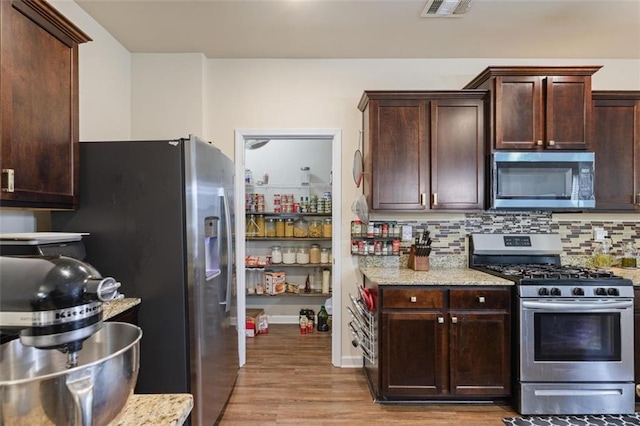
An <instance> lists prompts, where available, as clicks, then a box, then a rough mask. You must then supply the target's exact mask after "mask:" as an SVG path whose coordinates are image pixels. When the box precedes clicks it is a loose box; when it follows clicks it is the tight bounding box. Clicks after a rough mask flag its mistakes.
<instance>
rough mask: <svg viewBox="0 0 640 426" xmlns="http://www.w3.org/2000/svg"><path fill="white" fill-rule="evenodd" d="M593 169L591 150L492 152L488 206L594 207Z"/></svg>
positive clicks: (557, 208)
mask: <svg viewBox="0 0 640 426" xmlns="http://www.w3.org/2000/svg"><path fill="white" fill-rule="evenodd" d="M594 172H595V154H594V153H593V152H557V151H554V152H495V153H493V154H492V161H491V186H492V188H491V192H490V193H491V208H493V209H535V210H562V209H589V208H593V207H595V205H596V200H595V196H594Z"/></svg>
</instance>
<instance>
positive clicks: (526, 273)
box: [479, 264, 622, 281]
mask: <svg viewBox="0 0 640 426" xmlns="http://www.w3.org/2000/svg"><path fill="white" fill-rule="evenodd" d="M485 268H486V269H487V270H488V271H489V272H490V273H497V274H499V275H501V276H504V277H507V278H508V279H511V278H516V279H519V280H581V281H582V280H608V279H622V277H619V276H617V275H615V274H614V273H613V272H611V271H609V270H606V269H591V268H582V267H578V266H561V265H536V264H524V265H484V267H479V269H485Z"/></svg>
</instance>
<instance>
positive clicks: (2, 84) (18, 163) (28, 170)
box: [0, 0, 91, 209]
mask: <svg viewBox="0 0 640 426" xmlns="http://www.w3.org/2000/svg"><path fill="white" fill-rule="evenodd" d="M90 40H91V39H90V38H89V37H88V36H87V35H86V34H84V33H83V32H82V31H80V30H79V29H78V28H77V27H75V26H74V25H73V24H72V23H71V22H69V21H68V20H67V19H66V18H65V17H64V16H63V15H61V14H60V12H58V11H57V10H56V9H54V8H53V7H51V6H50V5H49V4H48V3H46V2H45V1H41V0H7V1H4V0H3V1H1V2H0V62H1V63H2V73H1V74H0V93H2V96H1V100H0V128H1V132H2V138H1V142H0V145H1V149H2V157H1V168H2V178H1V183H2V191H1V195H0V201H1V205H2V207H26V208H63V209H70V208H73V207H74V206H76V205H77V202H78V177H79V175H78V166H79V158H78V148H79V143H78V138H79V127H78V45H79V44H80V43H84V42H87V41H90Z"/></svg>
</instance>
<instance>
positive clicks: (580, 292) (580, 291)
mask: <svg viewBox="0 0 640 426" xmlns="http://www.w3.org/2000/svg"><path fill="white" fill-rule="evenodd" d="M571 293H573V295H574V296H584V290H583V289H581V288H580V287H575V288H574V289H573V290H572V291H571Z"/></svg>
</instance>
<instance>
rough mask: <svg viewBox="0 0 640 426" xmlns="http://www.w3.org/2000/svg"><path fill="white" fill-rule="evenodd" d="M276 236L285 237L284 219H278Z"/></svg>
mask: <svg viewBox="0 0 640 426" xmlns="http://www.w3.org/2000/svg"><path fill="white" fill-rule="evenodd" d="M276 237H278V238H282V237H284V219H276Z"/></svg>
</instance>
